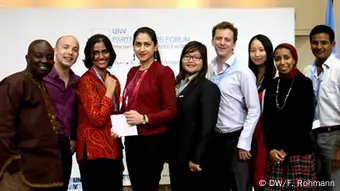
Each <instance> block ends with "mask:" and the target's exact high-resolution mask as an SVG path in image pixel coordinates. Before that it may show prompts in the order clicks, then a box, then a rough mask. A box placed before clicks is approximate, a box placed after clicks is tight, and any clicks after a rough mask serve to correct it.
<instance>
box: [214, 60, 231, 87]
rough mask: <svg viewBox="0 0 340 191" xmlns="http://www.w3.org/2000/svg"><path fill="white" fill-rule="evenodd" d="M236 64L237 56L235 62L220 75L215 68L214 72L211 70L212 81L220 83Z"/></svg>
mask: <svg viewBox="0 0 340 191" xmlns="http://www.w3.org/2000/svg"><path fill="white" fill-rule="evenodd" d="M235 65H237V62H236V58H235V60H234V62H233V64H232V65H231V66H230V65H229V67H228V68H226V69H225V70H224V71H223V72H222V73H221V74H219V75H217V76H216V74H215V72H214V70H212V72H211V81H212V82H214V83H215V84H219V83H220V81H221V80H222V79H223V78H224V77H226V76H227V74H228V72H229V71H230V69H231V68H232V67H235Z"/></svg>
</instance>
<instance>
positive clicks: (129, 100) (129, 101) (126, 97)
mask: <svg viewBox="0 0 340 191" xmlns="http://www.w3.org/2000/svg"><path fill="white" fill-rule="evenodd" d="M137 72H138V71H136V73H135V74H134V77H133V78H132V80H131V81H130V82H129V84H128V85H127V86H126V88H125V90H124V93H123V97H124V100H125V106H124V108H125V110H126V111H127V110H130V108H131V107H132V104H133V101H134V100H135V98H136V94H137V92H138V91H139V88H140V84H141V82H142V80H143V78H144V76H145V74H146V72H147V70H145V71H143V72H142V74H141V76H140V77H139V79H138V80H137V79H136V78H137V76H136V74H137ZM133 82H136V85H135V87H134V88H133V91H132V95H130V96H131V98H129V92H128V91H129V89H128V87H130V85H131V83H133Z"/></svg>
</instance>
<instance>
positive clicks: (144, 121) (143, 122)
mask: <svg viewBox="0 0 340 191" xmlns="http://www.w3.org/2000/svg"><path fill="white" fill-rule="evenodd" d="M145 123H146V119H145V115H143V118H142V124H143V125H144V124H145Z"/></svg>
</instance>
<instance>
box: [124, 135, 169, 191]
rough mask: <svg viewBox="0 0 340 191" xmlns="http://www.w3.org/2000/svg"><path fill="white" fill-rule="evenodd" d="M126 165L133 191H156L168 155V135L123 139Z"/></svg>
mask: <svg viewBox="0 0 340 191" xmlns="http://www.w3.org/2000/svg"><path fill="white" fill-rule="evenodd" d="M125 153H126V163H127V168H128V171H129V176H130V181H131V186H132V189H133V191H158V187H159V181H160V178H161V173H162V170H163V166H164V164H165V161H166V159H167V153H168V133H167V132H165V133H159V134H156V135H150V136H131V137H126V138H125Z"/></svg>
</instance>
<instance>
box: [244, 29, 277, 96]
mask: <svg viewBox="0 0 340 191" xmlns="http://www.w3.org/2000/svg"><path fill="white" fill-rule="evenodd" d="M254 40H258V41H260V42H261V43H262V45H263V47H264V50H265V52H266V61H265V62H264V65H265V66H266V70H265V72H264V76H263V77H264V78H263V81H262V84H261V87H260V89H259V90H258V91H259V92H261V91H263V90H264V89H266V88H267V86H268V83H269V82H270V81H271V80H272V79H273V78H274V77H275V74H276V68H275V65H274V59H273V44H272V42H271V41H270V39H269V38H268V37H267V36H265V35H263V34H258V35H256V36H254V37H253V38H251V39H250V41H249V45H248V55H249V61H248V66H249V68H250V70H251V71H253V73H254V75H255V76H256V78H257V73H258V66H257V65H256V64H255V63H254V62H253V61H252V60H251V58H250V48H251V47H250V46H251V43H252V42H253V41H254Z"/></svg>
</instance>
